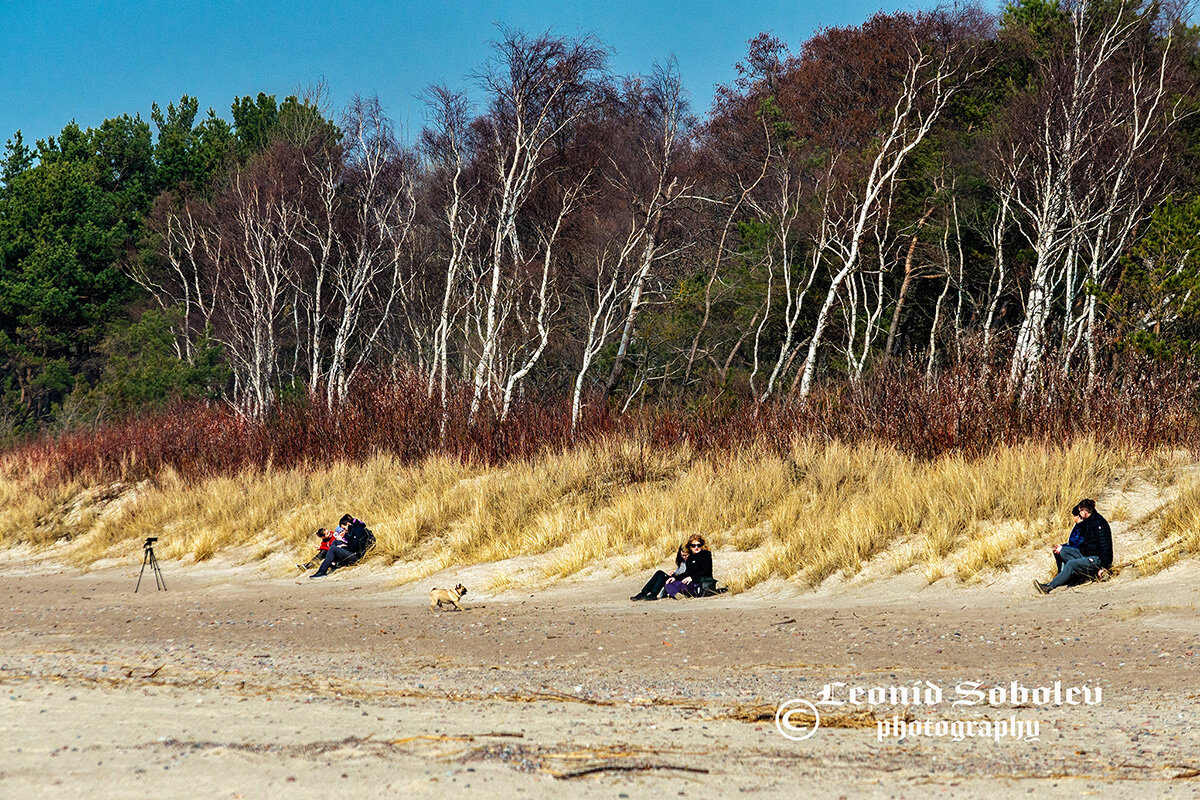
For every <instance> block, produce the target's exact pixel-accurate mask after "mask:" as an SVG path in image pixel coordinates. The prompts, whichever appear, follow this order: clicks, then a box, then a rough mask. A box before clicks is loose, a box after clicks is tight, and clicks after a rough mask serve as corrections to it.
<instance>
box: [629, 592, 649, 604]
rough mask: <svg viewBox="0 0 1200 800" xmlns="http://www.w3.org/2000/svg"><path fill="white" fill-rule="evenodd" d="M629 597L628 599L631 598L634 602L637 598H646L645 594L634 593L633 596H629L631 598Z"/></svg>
mask: <svg viewBox="0 0 1200 800" xmlns="http://www.w3.org/2000/svg"><path fill="white" fill-rule="evenodd" d="M629 599H630V600H632V601H634V602H635V603H636V602H637V601H638V600H645V599H646V595H644V594H635V595H634V596H633V597H631V598H629Z"/></svg>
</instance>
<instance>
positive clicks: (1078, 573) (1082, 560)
mask: <svg viewBox="0 0 1200 800" xmlns="http://www.w3.org/2000/svg"><path fill="white" fill-rule="evenodd" d="M1063 549H1066V548H1063ZM1099 566H1100V565H1099V563H1098V560H1097V559H1096V558H1095V557H1094V556H1093V557H1091V558H1088V557H1083V556H1081V557H1079V558H1072V559H1071V560H1070V561H1067V562H1065V563H1064V564H1063V566H1062V569H1060V570H1059V571H1058V574H1057V575H1055V576H1054V580H1052V581H1050V583H1048V584H1046V588H1047V589H1057V588H1058V587H1060V586H1065V585H1067V584H1068V583H1069V582H1072V581H1076V580H1080V579H1083V578H1090V577H1091V576H1093V575H1095V574H1096V570H1097V569H1098V567H1099Z"/></svg>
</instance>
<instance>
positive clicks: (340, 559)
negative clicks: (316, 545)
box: [314, 547, 355, 575]
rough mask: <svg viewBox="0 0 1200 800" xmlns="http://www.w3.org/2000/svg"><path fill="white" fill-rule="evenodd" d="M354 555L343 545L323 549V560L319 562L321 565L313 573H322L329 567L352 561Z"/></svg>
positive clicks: (336, 566) (344, 564) (343, 564)
mask: <svg viewBox="0 0 1200 800" xmlns="http://www.w3.org/2000/svg"><path fill="white" fill-rule="evenodd" d="M354 559H355V555H354V553H352V552H350V551H349V550H347V549H346V548H344V547H330V548H329V549H328V550H326V551H325V560H324V561H322V562H321V567H320V568H319V569H318V570H317V571H316V572H315V573H314V574H315V575H324V574H325V573H326V572H329V570H331V569H337V568H338V567H344V566H346V565H347V564H349V563H350V562H352V561H354Z"/></svg>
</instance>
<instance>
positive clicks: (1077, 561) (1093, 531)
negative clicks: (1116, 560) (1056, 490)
mask: <svg viewBox="0 0 1200 800" xmlns="http://www.w3.org/2000/svg"><path fill="white" fill-rule="evenodd" d="M1071 513H1072V514H1073V515H1074V516H1075V518H1076V519H1078V520H1079V522H1078V523H1076V525H1075V527H1074V528H1073V529H1072V530H1071V537H1070V538H1069V539H1068V540H1067V543H1066V544H1060V545H1055V547H1054V561H1055V563H1056V564H1057V565H1058V574H1057V575H1055V576H1054V578H1053V579H1052V580H1051V581H1050V582H1049V583H1041V582H1039V581H1036V580H1035V581H1034V582H1033V586H1034V588H1035V589H1037V590H1038V591H1039V592H1041V593H1042V594H1050V592H1052V591H1054V590H1055V589H1057V588H1058V587H1060V586H1066V585H1067V584H1068V583H1071V582H1072V581H1076V580H1079V579H1081V578H1098V579H1099V580H1105V579H1107V578H1108V576H1109V572H1108V571H1109V570H1110V569H1112V560H1113V545H1112V530H1111V529H1110V528H1109V527H1108V520H1106V519H1105V518H1104V517H1103V516H1101V514H1100V513H1099V512H1098V511H1096V501H1095V500H1090V499H1084V500H1080V501H1079V505H1077V506H1075V508H1074V509H1072V511H1071Z"/></svg>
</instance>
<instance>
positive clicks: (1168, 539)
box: [1135, 480, 1200, 575]
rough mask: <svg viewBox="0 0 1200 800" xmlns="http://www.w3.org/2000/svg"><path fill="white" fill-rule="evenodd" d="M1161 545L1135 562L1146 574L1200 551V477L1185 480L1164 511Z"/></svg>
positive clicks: (1197, 553) (1199, 553)
mask: <svg viewBox="0 0 1200 800" xmlns="http://www.w3.org/2000/svg"><path fill="white" fill-rule="evenodd" d="M1159 539H1160V546H1159V547H1157V548H1155V549H1154V550H1152V551H1151V552H1150V553H1148V554H1146V555H1145V556H1143V557H1142V558H1139V559H1137V561H1136V562H1135V564H1136V566H1137V567H1138V570H1139V571H1140V572H1141V573H1142V574H1144V575H1150V574H1153V573H1155V572H1159V571H1161V570H1164V569H1166V568H1167V567H1170V566H1172V565H1173V564H1175V563H1176V562H1178V561H1179V559H1180V558H1182V557H1184V556H1196V555H1200V480H1193V481H1190V482H1188V483H1186V484H1184V486H1183V488H1182V489H1181V490H1180V492H1179V496H1178V497H1177V498H1176V499H1175V502H1174V503H1172V504H1171V505H1170V506H1169V507H1168V508H1167V509H1165V510H1164V513H1163V514H1162V521H1161V525H1160V527H1159Z"/></svg>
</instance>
